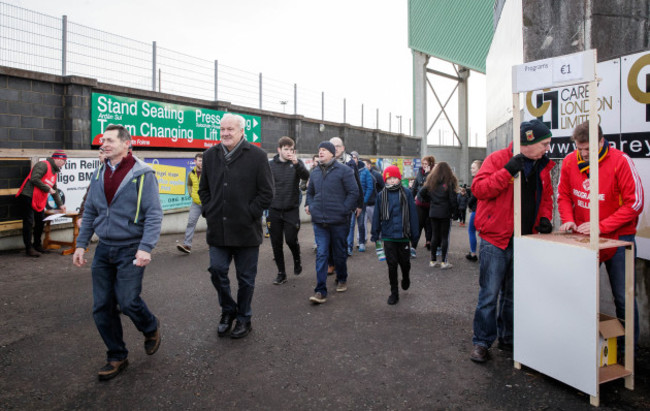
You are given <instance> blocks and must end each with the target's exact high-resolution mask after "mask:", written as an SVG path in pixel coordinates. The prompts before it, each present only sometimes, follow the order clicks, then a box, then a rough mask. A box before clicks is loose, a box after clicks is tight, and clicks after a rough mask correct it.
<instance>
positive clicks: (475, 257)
mask: <svg viewBox="0 0 650 411" xmlns="http://www.w3.org/2000/svg"><path fill="white" fill-rule="evenodd" d="M465 258H467V259H468V260H469V261H478V257H477V256H475V255H472V253H469V254H467V255H466V256H465Z"/></svg>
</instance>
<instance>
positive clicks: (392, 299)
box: [388, 293, 399, 305]
mask: <svg viewBox="0 0 650 411" xmlns="http://www.w3.org/2000/svg"><path fill="white" fill-rule="evenodd" d="M398 301H399V295H398V294H397V293H392V294H391V295H390V297H388V305H395V304H397V302H398Z"/></svg>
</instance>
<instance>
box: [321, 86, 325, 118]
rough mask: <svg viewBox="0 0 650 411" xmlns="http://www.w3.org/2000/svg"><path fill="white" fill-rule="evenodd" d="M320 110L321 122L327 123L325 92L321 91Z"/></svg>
mask: <svg viewBox="0 0 650 411" xmlns="http://www.w3.org/2000/svg"><path fill="white" fill-rule="evenodd" d="M320 110H321V114H320V117H321V120H322V121H325V92H324V91H321V94H320Z"/></svg>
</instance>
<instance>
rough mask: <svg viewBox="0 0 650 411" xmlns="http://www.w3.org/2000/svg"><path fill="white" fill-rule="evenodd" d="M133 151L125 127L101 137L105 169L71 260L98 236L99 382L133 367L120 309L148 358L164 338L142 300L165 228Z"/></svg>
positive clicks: (151, 180) (154, 190)
mask: <svg viewBox="0 0 650 411" xmlns="http://www.w3.org/2000/svg"><path fill="white" fill-rule="evenodd" d="M130 146H131V135H130V134H129V132H128V130H127V129H126V128H125V127H123V126H121V125H109V126H108V127H106V130H105V131H104V135H103V137H102V148H103V149H104V153H105V155H106V160H105V164H102V165H101V166H100V167H99V168H98V169H97V170H95V172H94V173H93V176H92V180H91V181H90V187H89V189H88V196H87V197H86V202H85V205H84V213H83V222H82V224H81V229H80V231H79V236H78V237H77V249H76V250H75V253H74V255H73V257H72V261H73V263H74V265H76V266H77V267H81V266H82V265H84V264H85V263H86V260H85V259H84V252H85V250H86V247H88V243H89V242H90V237H91V236H92V235H93V232H95V233H97V236H98V237H99V244H98V245H97V249H96V250H95V257H94V259H93V264H92V278H93V300H94V301H93V317H94V319H95V324H96V325H97V329H98V330H99V334H100V335H101V336H102V338H103V340H104V343H105V344H106V347H107V348H108V350H107V352H106V357H107V363H106V365H105V366H104V367H102V368H101V369H100V370H99V373H98V377H99V379H100V380H101V381H104V380H109V379H111V378H113V377H115V376H117V375H118V374H119V373H121V372H122V371H123V370H124V369H125V368H126V367H127V365H128V364H129V362H128V360H127V356H128V353H129V352H128V350H127V349H126V345H125V344H124V341H123V340H122V322H121V320H120V310H121V312H122V313H123V314H125V315H126V316H128V317H129V318H131V321H133V324H134V325H135V326H136V328H137V329H138V331H140V332H141V333H143V334H144V337H145V339H144V348H145V352H146V353H147V354H148V355H152V354H154V353H155V352H156V351H158V347H159V346H160V339H161V334H160V322H159V321H158V319H157V318H156V317H155V316H154V315H153V314H152V313H151V311H149V308H147V305H146V304H145V302H144V301H143V300H142V298H141V297H140V291H141V290H142V276H143V275H144V268H145V267H146V266H147V265H148V264H149V263H150V262H151V251H152V250H153V248H154V247H155V246H156V244H157V243H158V238H159V237H160V227H161V225H162V208H161V206H160V196H159V195H158V180H157V179H156V174H155V172H154V170H153V169H152V168H151V167H149V166H148V165H147V164H145V163H144V162H142V161H141V160H140V159H138V158H136V157H135V156H133V155H132V154H131V152H130V150H129V148H130ZM118 304H119V307H120V308H119V309H118V307H117V306H118Z"/></svg>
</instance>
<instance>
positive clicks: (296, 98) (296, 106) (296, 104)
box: [293, 83, 298, 115]
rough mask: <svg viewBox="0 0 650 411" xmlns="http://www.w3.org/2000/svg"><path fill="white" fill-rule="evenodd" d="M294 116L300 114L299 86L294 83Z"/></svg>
mask: <svg viewBox="0 0 650 411" xmlns="http://www.w3.org/2000/svg"><path fill="white" fill-rule="evenodd" d="M293 114H294V115H295V114H298V84H296V83H293Z"/></svg>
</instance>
